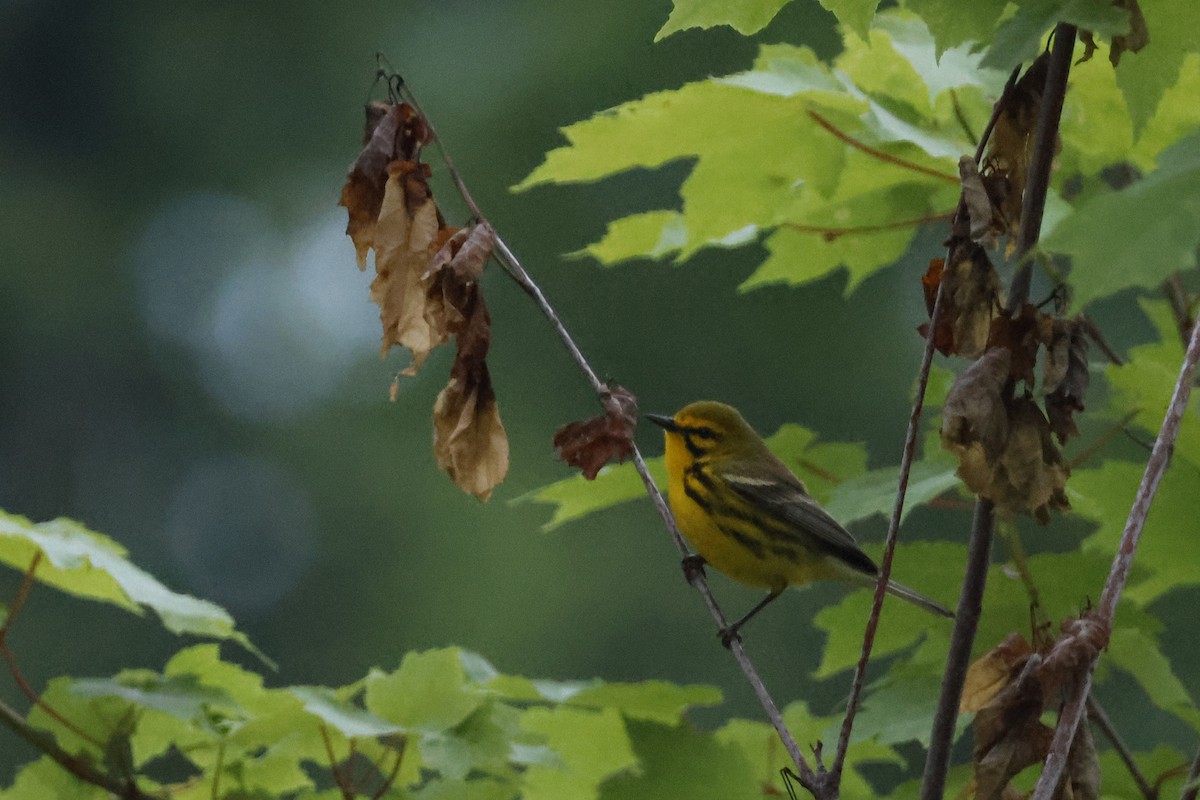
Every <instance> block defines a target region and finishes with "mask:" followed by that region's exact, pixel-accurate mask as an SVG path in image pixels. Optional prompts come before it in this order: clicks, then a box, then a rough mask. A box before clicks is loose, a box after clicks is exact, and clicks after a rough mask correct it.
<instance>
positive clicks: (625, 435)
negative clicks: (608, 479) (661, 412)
mask: <svg viewBox="0 0 1200 800" xmlns="http://www.w3.org/2000/svg"><path fill="white" fill-rule="evenodd" d="M606 400H607V402H606V403H605V413H604V414H603V415H601V416H599V417H592V418H591V419H585V420H579V421H577V422H569V423H567V424H566V425H563V426H562V427H561V428H559V429H558V430H557V431H556V432H555V434H554V451H555V453H556V454H557V455H558V457H559V458H561V459H562V460H563V461H565V462H567V463H568V464H570V465H571V466H573V467H579V469H580V470H581V471H582V472H583V476H584V477H585V478H587V479H588V480H589V481H590V480H594V479H595V478H596V474H597V473H598V472H599V471H600V468H601V467H603V466H604V465H605V464H607V463H609V462H610V461H617V462H622V461H624V460H625V459H627V458H629V457H630V456H632V455H633V432H634V429H635V428H636V427H637V398H636V397H634V396H633V394H632V393H630V391H629V390H628V389H626V388H625V387H623V386H615V387H613V388H612V389H610V390H609V396H608V398H607V399H606Z"/></svg>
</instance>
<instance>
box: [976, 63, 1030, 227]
mask: <svg viewBox="0 0 1200 800" xmlns="http://www.w3.org/2000/svg"><path fill="white" fill-rule="evenodd" d="M1049 65H1050V54H1049V52H1044V53H1042V54H1041V55H1040V56H1038V57H1037V58H1036V59H1035V60H1034V62H1033V63H1032V64H1030V65H1029V68H1028V69H1027V70H1025V73H1024V74H1023V75H1022V76H1021V78H1020V80H1018V81H1017V83H1016V85H1015V86H1013V88H1012V91H1010V92H1008V93H1006V94H1005V95H1004V97H1003V98H1001V106H1000V111H999V115H998V116H997V117H996V125H995V127H994V128H993V130H992V136H991V139H989V140H988V151H987V155H986V156H985V157H984V160H983V169H981V170H980V171H979V175H980V176H981V181H982V185H983V188H984V191H985V192H986V194H987V196H988V197H989V198H990V200H991V204H992V205H993V206H994V207H995V208H996V209H997V212H998V213H997V214H996V215H995V216H994V217H992V219H991V220H989V222H988V223H987V224H986V227H987V228H991V230H989V231H987V232H986V233H985V232H984V230H983V229H984V228H985V224H984V223H983V221H982V220H979V221H978V223H977V222H976V220H975V219H974V218H972V221H971V222H972V229H973V231H974V230H976V229H977V228H978V229H980V232H981V234H983V236H994V235H1000V234H1004V233H1014V232H1016V230H1017V228H1018V227H1019V226H1020V222H1021V200H1022V198H1023V197H1024V195H1025V183H1026V180H1027V178H1028V175H1029V160H1030V158H1031V156H1032V155H1033V131H1034V129H1035V128H1036V127H1037V120H1038V113H1039V111H1040V110H1041V106H1042V89H1043V87H1044V86H1045V85H1046V72H1047V70H1048V69H1049ZM967 177H968V176H964V181H965V180H966V179H967ZM989 216H991V215H989ZM993 225H994V226H995V227H992V226H993ZM983 236H981V237H979V238H977V241H978V240H980V239H982V238H983Z"/></svg>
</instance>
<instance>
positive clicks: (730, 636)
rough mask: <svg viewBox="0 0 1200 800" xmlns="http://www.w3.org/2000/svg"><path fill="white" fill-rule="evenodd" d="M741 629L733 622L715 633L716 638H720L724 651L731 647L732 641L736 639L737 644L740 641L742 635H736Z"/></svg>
mask: <svg viewBox="0 0 1200 800" xmlns="http://www.w3.org/2000/svg"><path fill="white" fill-rule="evenodd" d="M741 627H742V626H741V625H739V624H738V623H736V622H735V623H734V624H732V625H727V626H726V627H724V628H721V630H719V631H717V637H718V638H720V640H721V644H722V645H724V646H725V649H726V650H728V649H729V648H730V647H732V646H733V640H734V639H737V640H738V641H739V642H740V641H742V635H741V634H740V633H738V631H739V630H740V629H741Z"/></svg>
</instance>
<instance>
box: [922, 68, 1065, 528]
mask: <svg viewBox="0 0 1200 800" xmlns="http://www.w3.org/2000/svg"><path fill="white" fill-rule="evenodd" d="M1039 71H1040V72H1041V73H1042V76H1043V77H1044V65H1043V66H1041V67H1039V66H1038V65H1037V64H1035V65H1034V66H1033V67H1031V68H1030V70H1029V72H1027V73H1026V76H1025V78H1023V79H1022V80H1021V81H1018V82H1017V85H1016V89H1015V91H1014V92H1012V93H1011V94H1012V96H1014V97H1016V98H1018V100H1019V99H1020V97H1021V96H1022V95H1023V94H1030V93H1032V92H1033V91H1034V89H1035V88H1036V87H1030V86H1028V85H1024V83H1025V81H1028V80H1030V78H1029V75H1030V74H1035V75H1036V73H1037V72H1039ZM1039 86H1040V84H1039ZM1037 91H1038V92H1040V88H1037ZM1030 102H1032V101H1030ZM1007 107H1008V111H1007V112H1006V113H1007V119H1008V122H1007V123H1006V124H1007V125H1008V129H1007V130H1008V132H1009V134H1013V135H1015V134H1014V132H1015V131H1016V130H1017V126H1018V123H1020V124H1021V125H1024V123H1025V122H1029V124H1030V125H1032V120H1031V119H1027V117H1029V116H1030V115H1033V116H1036V109H1028V108H1025V106H1024V105H1022V104H1021V103H1020V102H1017V101H1014V100H1010V101H1009V102H1008V106H1007ZM1006 113H1002V114H1001V115H1000V118H1001V119H1002V120H1003V119H1006ZM1026 133H1028V132H1027V131H1026V132H1025V133H1023V134H1022V136H1025V135H1026ZM1024 146H1025V145H1024V144H1022V145H1021V147H1024ZM996 147H997V145H995V144H994V145H993V157H994V158H995V159H998V160H997V161H994V162H993V166H992V169H993V172H992V175H991V178H990V179H989V177H988V176H981V175H980V173H979V172H978V171H976V170H975V167H974V164H973V162H972V161H971V159H969V158H964V159H963V161H962V163H961V164H960V170H959V171H960V173H961V175H962V179H963V191H962V203H961V204H960V208H959V214H958V215H957V216H956V218H955V224H954V230H953V231H952V234H951V238H950V241H949V242H948V245H949V254H948V258H947V260H946V261H945V262H943V261H942V260H940V259H939V260H935V261H933V262H932V263H931V264H930V267H929V270H928V271H927V272H926V274H925V275H924V277H923V278H922V279H921V283H922V288H923V289H924V292H925V301H926V306H927V308H928V309H929V312H930V315H931V316H932V313H933V308H934V304H935V302H936V301H937V299H938V297H939V293H940V298H941V300H940V302H941V306H940V310H939V313H938V318H937V326H936V329H935V330H934V331H933V343H934V346H935V347H937V349H938V351H939V352H941V353H943V354H944V355H961V356H964V357H966V358H972V359H976V361H975V362H974V363H973V364H972V365H971V366H970V367H968V368H967V369H966V370H965V371H963V373H962V374H960V375H959V376H958V378H957V379H956V380H955V382H954V385H953V386H952V387H951V389H950V392H949V394H948V395H947V397H946V402H945V406H944V408H943V416H942V431H941V433H942V444H943V445H944V446H945V447H946V448H947V449H949V450H951V451H952V452H954V453H955V455H956V456H958V459H959V468H958V475H959V477H960V478H962V480H963V482H964V483H965V484H966V485H967V487H968V488H969V489H970V490H971V491H972V492H974V493H976V494H977V495H979V496H980V497H983V498H987V499H989V500H991V501H993V502H994V503H995V504H996V507H997V508H998V509H1000V510H1002V511H1005V512H1008V513H1014V514H1016V513H1028V514H1030V515H1032V516H1033V517H1034V518H1035V519H1037V520H1038V521H1039V522H1041V523H1043V524H1044V523H1046V522H1048V521H1049V516H1050V511H1052V510H1065V509H1067V508H1069V507H1070V504H1069V502H1068V500H1067V495H1066V492H1065V487H1066V482H1067V477H1068V476H1069V474H1070V467H1069V465H1068V463H1067V462H1066V460H1065V459H1064V458H1063V455H1062V452H1061V451H1060V449H1059V446H1060V445H1062V444H1064V443H1065V442H1066V440H1067V439H1068V437H1070V436H1074V435H1077V434H1078V432H1079V431H1078V429H1077V427H1076V425H1075V418H1074V415H1075V412H1076V411H1082V410H1083V408H1084V397H1085V395H1086V393H1087V386H1088V360H1087V356H1088V339H1087V333H1086V327H1085V325H1084V323H1083V322H1082V320H1081V319H1078V318H1077V319H1064V318H1062V317H1061V316H1058V315H1057V314H1052V313H1047V312H1044V311H1041V310H1039V309H1038V308H1037V307H1035V306H1033V305H1030V304H1028V303H1027V304H1025V305H1024V306H1022V307H1021V308H1019V309H1017V310H1016V311H1015V312H1006V311H1005V300H1004V295H1003V290H1002V288H1001V283H1000V278H999V276H998V274H997V272H996V269H995V267H994V266H993V264H992V261H991V259H990V258H989V256H988V253H987V250H986V249H985V245H987V246H992V247H995V246H996V244H997V242H998V239H999V236H1000V234H1001V233H1003V232H1004V231H1005V230H1006V229H1007V225H1008V222H1007V221H1008V220H1009V219H1010V215H1011V214H1015V217H1019V215H1020V198H1019V196H1018V197H1016V198H1015V200H1016V204H1015V205H1014V206H1011V207H1006V206H1005V205H1004V203H1006V202H1008V200H1010V199H1013V198H1009V197H1007V196H1005V197H1004V198H1003V202H997V196H996V193H995V191H994V189H995V187H996V186H999V185H1002V184H1003V182H1005V181H1011V180H1013V177H1014V176H1017V177H1018V178H1019V180H1017V183H1018V184H1019V185H1020V188H1021V190H1022V191H1023V190H1024V177H1023V173H1022V172H1021V171H1022V170H1023V169H1024V168H1025V167H1024V166H1023V164H1024V162H1023V161H1022V160H1021V159H1024V158H1025V155H1021V154H1020V153H1016V152H1015V151H1014V152H1013V153H1012V154H1011V156H1010V155H1004V156H1003V158H1001V155H1000V154H997V153H996V152H995V148H996ZM1021 152H1022V153H1023V152H1024V151H1023V150H1022V151H1021ZM999 163H1004V164H1006V165H1007V167H1006V170H1005V171H1004V172H1003V176H1002V178H1001V177H997V176H1001V174H1002V173H1001V171H1000V168H999V167H998V166H997V164H999ZM997 181H1000V182H999V183H997ZM1006 208H1007V210H1006ZM963 211H965V212H966V213H965V215H964V214H963ZM1015 217H1012V218H1015ZM920 330H921V332H922V334H928V333H929V323H926V324H925V325H922V326H921V328H920ZM1039 363H1041V365H1042V379H1041V383H1040V386H1038V381H1037V376H1036V371H1037V366H1038V364H1039ZM1035 389H1036V390H1038V392H1039V394H1040V395H1041V397H1042V404H1041V405H1039V403H1038V401H1037V400H1036V399H1035ZM1043 407H1044V410H1043ZM1056 439H1057V442H1056V441H1055V440H1056Z"/></svg>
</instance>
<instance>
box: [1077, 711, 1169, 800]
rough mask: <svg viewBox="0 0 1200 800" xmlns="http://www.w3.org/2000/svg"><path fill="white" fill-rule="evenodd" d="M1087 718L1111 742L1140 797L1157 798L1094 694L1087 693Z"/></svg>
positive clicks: (1155, 790) (1156, 799)
mask: <svg viewBox="0 0 1200 800" xmlns="http://www.w3.org/2000/svg"><path fill="white" fill-rule="evenodd" d="M1087 713H1088V719H1090V720H1091V721H1092V722H1094V723H1096V727H1098V728H1099V729H1100V732H1101V733H1103V734H1104V737H1105V738H1106V739H1108V741H1109V743H1111V744H1112V746H1113V750H1116V751H1117V755H1118V756H1119V757H1120V758H1121V762H1122V763H1123V764H1125V768H1126V769H1127V770H1129V775H1130V777H1132V778H1133V782H1134V783H1136V784H1137V787H1138V791H1139V792H1141V793H1142V797H1144V798H1146V800H1158V790H1157V789H1155V788H1154V787H1153V786H1151V785H1150V782H1149V781H1147V780H1146V776H1145V775H1143V774H1142V771H1141V769H1139V768H1138V765H1137V761H1135V760H1134V758H1133V752H1132V751H1131V750H1130V749H1129V745H1127V744H1125V740H1124V739H1122V738H1121V734H1120V733H1119V732H1118V731H1117V728H1116V726H1115V725H1113V723H1112V720H1111V719H1109V718H1108V713H1107V712H1105V710H1104V706H1102V705H1100V701H1099V700H1097V699H1096V695H1094V694H1089V695H1088V699H1087Z"/></svg>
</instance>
